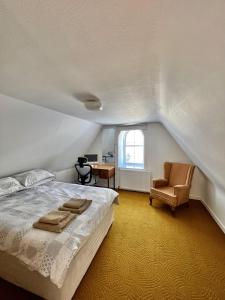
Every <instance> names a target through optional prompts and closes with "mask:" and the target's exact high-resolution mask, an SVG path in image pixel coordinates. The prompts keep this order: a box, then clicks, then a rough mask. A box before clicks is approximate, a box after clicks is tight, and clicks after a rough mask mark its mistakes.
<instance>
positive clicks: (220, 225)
mask: <svg viewBox="0 0 225 300" xmlns="http://www.w3.org/2000/svg"><path fill="white" fill-rule="evenodd" d="M200 201H201V202H202V204H203V205H204V206H205V208H206V209H207V210H208V212H209V213H210V215H211V216H212V218H213V219H214V221H215V222H216V223H217V225H218V226H219V227H220V229H221V230H222V231H223V233H225V225H223V223H222V222H221V221H220V219H219V218H218V217H217V216H216V214H215V213H214V212H213V211H212V209H211V208H210V207H209V206H208V205H207V204H206V202H205V201H203V200H202V199H200Z"/></svg>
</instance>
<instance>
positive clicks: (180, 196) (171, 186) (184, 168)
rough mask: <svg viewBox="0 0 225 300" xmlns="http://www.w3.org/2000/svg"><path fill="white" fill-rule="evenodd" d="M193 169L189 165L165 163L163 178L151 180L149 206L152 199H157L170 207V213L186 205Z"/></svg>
mask: <svg viewBox="0 0 225 300" xmlns="http://www.w3.org/2000/svg"><path fill="white" fill-rule="evenodd" d="M194 168H195V166H193V165H191V164H183V163H173V162H165V163H164V178H159V179H153V187H152V188H151V190H150V196H149V200H150V205H152V200H153V199H159V200H161V201H163V202H165V203H166V204H168V205H169V206H170V207H171V211H172V213H174V212H175V210H176V207H178V206H179V205H181V204H183V203H187V205H188V201H189V193H190V189H191V181H192V177H193V173H194Z"/></svg>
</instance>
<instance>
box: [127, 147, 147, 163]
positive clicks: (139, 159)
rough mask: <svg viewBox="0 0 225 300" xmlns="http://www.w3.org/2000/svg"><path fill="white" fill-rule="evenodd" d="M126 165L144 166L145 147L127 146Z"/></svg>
mask: <svg viewBox="0 0 225 300" xmlns="http://www.w3.org/2000/svg"><path fill="white" fill-rule="evenodd" d="M125 156H126V158H125V160H126V163H134V164H143V163H144V147H143V146H126V154H125Z"/></svg>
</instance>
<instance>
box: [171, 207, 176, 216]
mask: <svg viewBox="0 0 225 300" xmlns="http://www.w3.org/2000/svg"><path fill="white" fill-rule="evenodd" d="M170 208H171V214H172V216H173V217H175V212H176V207H174V206H171V207H170Z"/></svg>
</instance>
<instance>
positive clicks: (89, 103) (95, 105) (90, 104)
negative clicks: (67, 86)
mask: <svg viewBox="0 0 225 300" xmlns="http://www.w3.org/2000/svg"><path fill="white" fill-rule="evenodd" d="M84 106H85V107H86V109H88V110H102V109H103V106H102V103H101V101H100V100H99V99H97V98H89V99H86V100H84Z"/></svg>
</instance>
